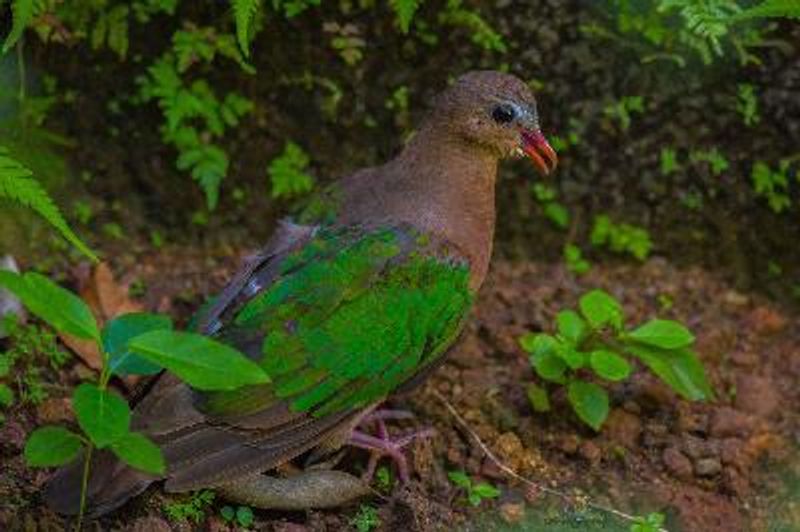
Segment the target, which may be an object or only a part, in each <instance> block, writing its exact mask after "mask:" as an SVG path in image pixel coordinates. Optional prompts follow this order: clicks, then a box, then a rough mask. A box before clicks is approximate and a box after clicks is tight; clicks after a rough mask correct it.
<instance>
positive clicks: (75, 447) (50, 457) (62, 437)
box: [25, 426, 83, 467]
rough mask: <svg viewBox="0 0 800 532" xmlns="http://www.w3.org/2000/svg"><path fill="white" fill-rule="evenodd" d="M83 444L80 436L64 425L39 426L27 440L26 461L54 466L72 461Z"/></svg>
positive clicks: (30, 464)
mask: <svg viewBox="0 0 800 532" xmlns="http://www.w3.org/2000/svg"><path fill="white" fill-rule="evenodd" d="M82 446H83V442H82V441H81V438H80V436H78V435H77V434H75V433H74V432H70V431H68V430H67V429H65V428H63V427H53V426H49V427H39V428H38V429H36V430H34V431H33V432H32V433H31V435H30V436H28V441H26V442H25V463H27V464H28V465H29V466H30V467H54V466H60V465H64V464H66V463H68V462H71V461H72V460H74V459H75V457H76V456H78V453H79V452H80V450H81V447H82Z"/></svg>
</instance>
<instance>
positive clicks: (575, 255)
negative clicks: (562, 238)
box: [562, 244, 592, 275]
mask: <svg viewBox="0 0 800 532" xmlns="http://www.w3.org/2000/svg"><path fill="white" fill-rule="evenodd" d="M562 254H563V256H564V264H566V266H567V269H568V270H569V271H571V272H572V273H574V274H576V275H583V274H584V273H586V272H588V271H589V269H590V268H591V267H592V264H591V263H590V262H589V261H588V260H586V259H585V258H584V257H583V252H582V251H581V248H579V247H578V246H576V245H575V244H567V245H566V246H564V251H563V253H562Z"/></svg>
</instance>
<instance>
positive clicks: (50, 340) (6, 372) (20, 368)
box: [0, 314, 69, 409]
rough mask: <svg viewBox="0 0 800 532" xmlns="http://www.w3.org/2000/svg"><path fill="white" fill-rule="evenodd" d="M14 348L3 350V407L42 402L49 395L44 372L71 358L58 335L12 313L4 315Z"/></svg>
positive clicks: (0, 380) (0, 403) (0, 393)
mask: <svg viewBox="0 0 800 532" xmlns="http://www.w3.org/2000/svg"><path fill="white" fill-rule="evenodd" d="M2 322H3V323H2V325H3V326H2V327H0V329H3V330H5V331H6V333H7V334H8V337H9V344H10V346H11V347H10V348H9V349H8V350H7V351H6V352H4V353H0V409H5V408H8V407H10V406H12V405H13V404H14V403H15V402H19V403H21V404H34V405H36V404H39V403H41V402H42V401H43V400H44V399H46V398H47V392H46V390H45V386H44V382H43V377H42V372H43V371H44V369H45V368H46V367H47V366H49V367H50V368H52V369H55V370H57V369H59V368H60V367H61V366H63V365H64V363H65V362H66V361H67V359H68V358H69V353H68V352H66V351H64V350H62V349H61V348H59V346H58V342H57V341H56V335H55V334H53V333H52V332H50V331H48V330H47V329H45V328H43V327H40V326H38V325H35V324H29V325H23V324H21V323H19V321H18V319H17V317H16V316H14V315H13V314H10V315H8V316H5V317H4V318H3V319H2Z"/></svg>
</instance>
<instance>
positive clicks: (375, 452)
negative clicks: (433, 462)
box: [348, 410, 435, 483]
mask: <svg viewBox="0 0 800 532" xmlns="http://www.w3.org/2000/svg"><path fill="white" fill-rule="evenodd" d="M413 417H414V415H413V414H411V413H410V412H405V411H402V410H376V411H375V412H372V413H370V414H368V415H367V416H365V417H364V420H363V421H362V424H364V423H371V422H374V423H375V424H376V426H377V432H378V434H377V436H371V435H369V434H366V433H364V432H361V431H358V430H354V431H353V433H352V434H351V435H350V440H349V442H348V444H349V445H352V446H353V447H358V448H360V449H365V450H367V451H370V457H369V462H368V463H367V470H366V471H365V472H364V476H363V479H364V480H365V481H367V482H369V481H370V480H371V479H372V476H373V475H374V474H375V469H376V467H377V465H378V460H380V459H381V458H382V457H384V456H387V457H389V458H391V459H392V460H393V461H394V463H395V465H396V466H397V474H398V476H399V477H400V481H401V482H403V483H408V482H409V481H410V479H411V476H410V474H409V470H408V461H407V460H406V457H405V455H404V454H403V448H404V447H406V446H408V445H409V444H410V443H411V442H412V441H414V440H415V439H417V438H428V437H430V436H433V435H434V434H435V431H434V430H433V429H424V430H420V431H415V432H412V433H410V434H406V435H404V436H402V437H400V438H398V439H396V440H392V437H391V434H390V433H389V429H388V428H387V427H386V423H385V422H384V420H386V419H410V418H413Z"/></svg>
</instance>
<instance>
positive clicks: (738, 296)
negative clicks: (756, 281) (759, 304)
mask: <svg viewBox="0 0 800 532" xmlns="http://www.w3.org/2000/svg"><path fill="white" fill-rule="evenodd" d="M722 301H723V302H724V303H725V304H726V305H728V306H729V307H734V308H736V307H743V306H745V305H747V304H748V303H749V302H750V298H749V297H747V296H746V295H744V294H742V293H740V292H737V291H735V290H728V291H727V292H725V294H723V296H722Z"/></svg>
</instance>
